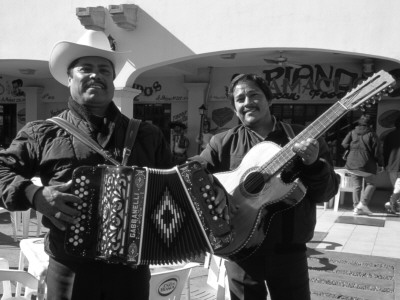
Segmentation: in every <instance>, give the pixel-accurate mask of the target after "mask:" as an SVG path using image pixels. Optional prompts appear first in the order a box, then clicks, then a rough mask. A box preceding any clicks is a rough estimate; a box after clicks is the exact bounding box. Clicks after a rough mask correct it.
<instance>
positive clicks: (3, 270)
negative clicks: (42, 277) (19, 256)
mask: <svg viewBox="0 0 400 300" xmlns="http://www.w3.org/2000/svg"><path fill="white" fill-rule="evenodd" d="M0 281H2V282H3V297H2V298H1V300H5V299H30V296H31V293H30V294H28V295H26V297H21V296H19V295H16V297H12V291H11V284H10V281H16V282H19V283H21V284H23V285H24V286H25V287H28V288H30V289H31V290H33V293H34V294H36V292H37V289H38V286H39V280H37V279H36V278H35V277H34V276H33V275H32V274H29V273H28V272H26V271H21V270H11V269H9V263H8V261H7V260H6V259H3V258H0Z"/></svg>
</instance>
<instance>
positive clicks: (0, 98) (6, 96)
mask: <svg viewBox="0 0 400 300" xmlns="http://www.w3.org/2000/svg"><path fill="white" fill-rule="evenodd" d="M2 79H3V78H2V77H1V76H0V103H20V102H25V92H24V91H23V90H22V89H21V88H22V87H23V86H24V82H23V81H22V79H19V78H18V79H13V80H2Z"/></svg>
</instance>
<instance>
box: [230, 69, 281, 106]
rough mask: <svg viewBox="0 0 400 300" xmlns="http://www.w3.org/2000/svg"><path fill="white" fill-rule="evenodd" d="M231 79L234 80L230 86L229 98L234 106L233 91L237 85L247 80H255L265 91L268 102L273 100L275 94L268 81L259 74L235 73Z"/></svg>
mask: <svg viewBox="0 0 400 300" xmlns="http://www.w3.org/2000/svg"><path fill="white" fill-rule="evenodd" d="M231 80H232V81H231V83H230V85H229V88H228V99H229V101H230V102H231V104H232V106H233V107H235V103H234V97H233V91H234V90H235V87H236V85H237V84H238V83H240V82H246V81H251V82H254V83H255V84H256V85H257V86H258V87H259V88H260V89H261V90H262V91H263V93H264V95H265V98H267V100H268V102H271V101H272V97H273V95H272V92H271V90H270V88H269V86H268V82H267V81H266V80H265V79H264V78H262V77H261V76H258V75H256V74H235V75H233V76H232V79H231Z"/></svg>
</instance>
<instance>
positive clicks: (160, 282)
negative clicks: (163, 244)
mask: <svg viewBox="0 0 400 300" xmlns="http://www.w3.org/2000/svg"><path fill="white" fill-rule="evenodd" d="M199 265H200V264H199V263H195V262H190V263H187V264H185V265H182V266H180V267H172V270H167V271H165V269H168V268H171V267H170V266H168V265H166V266H150V269H151V279H150V297H149V299H151V300H179V299H181V295H182V292H183V289H184V287H185V286H187V291H188V293H187V294H188V297H187V299H188V300H189V299H190V280H189V278H190V273H191V271H192V269H193V268H194V267H197V266H199ZM157 269H159V270H162V271H158V270H157Z"/></svg>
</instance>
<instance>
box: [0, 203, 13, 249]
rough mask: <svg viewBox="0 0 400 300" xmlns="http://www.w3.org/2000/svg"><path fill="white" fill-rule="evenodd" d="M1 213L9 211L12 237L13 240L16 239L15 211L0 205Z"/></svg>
mask: <svg viewBox="0 0 400 300" xmlns="http://www.w3.org/2000/svg"><path fill="white" fill-rule="evenodd" d="M2 213H9V214H10V219H11V227H12V232H13V239H14V242H16V241H17V227H16V217H17V213H16V212H12V211H8V210H7V209H5V208H3V207H0V214H2Z"/></svg>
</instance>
